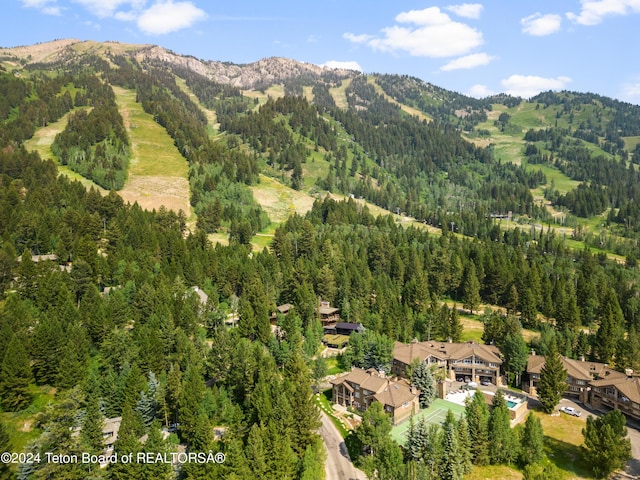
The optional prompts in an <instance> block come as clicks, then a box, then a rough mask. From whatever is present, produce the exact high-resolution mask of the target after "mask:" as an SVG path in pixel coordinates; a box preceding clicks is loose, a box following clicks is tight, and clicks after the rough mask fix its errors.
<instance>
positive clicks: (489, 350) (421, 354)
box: [393, 341, 502, 365]
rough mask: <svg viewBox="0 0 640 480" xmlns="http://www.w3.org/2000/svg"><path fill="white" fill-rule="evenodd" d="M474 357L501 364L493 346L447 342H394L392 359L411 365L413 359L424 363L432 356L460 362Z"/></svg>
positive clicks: (496, 348)
mask: <svg viewBox="0 0 640 480" xmlns="http://www.w3.org/2000/svg"><path fill="white" fill-rule="evenodd" d="M472 355H474V356H476V357H478V358H481V359H483V360H485V361H488V362H490V363H496V364H498V365H501V364H502V360H501V359H500V350H499V349H498V347H496V346H494V345H481V344H479V343H475V342H465V343H448V342H433V341H427V342H415V341H414V342H411V343H409V344H403V343H399V342H396V346H395V349H394V351H393V358H395V359H396V360H398V361H400V362H403V363H406V364H407V365H409V364H411V362H412V361H413V360H414V359H418V360H419V361H424V360H425V359H426V358H428V357H430V356H433V357H436V358H438V359H440V360H462V359H464V358H467V357H470V356H472Z"/></svg>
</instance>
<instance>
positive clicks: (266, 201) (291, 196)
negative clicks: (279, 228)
mask: <svg viewBox="0 0 640 480" xmlns="http://www.w3.org/2000/svg"><path fill="white" fill-rule="evenodd" d="M251 191H252V192H253V196H254V198H255V199H256V201H257V202H258V203H259V204H260V205H261V206H262V208H263V209H264V210H265V211H266V212H267V213H268V214H269V218H271V220H272V221H273V222H277V223H280V222H284V221H285V220H286V219H287V218H289V216H290V215H291V214H293V213H294V212H298V213H299V214H301V215H303V214H305V213H306V212H308V211H309V210H311V207H312V206H313V202H314V200H315V198H314V197H312V196H311V195H309V194H307V193H305V192H301V191H296V190H294V189H292V188H290V187H287V186H286V185H283V184H282V183H280V182H278V181H277V180H275V179H273V178H271V177H267V176H266V175H260V183H258V184H257V185H254V186H252V187H251Z"/></svg>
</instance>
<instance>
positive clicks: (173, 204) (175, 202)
mask: <svg viewBox="0 0 640 480" xmlns="http://www.w3.org/2000/svg"><path fill="white" fill-rule="evenodd" d="M118 193H119V194H120V196H122V198H123V199H124V201H125V202H131V203H132V204H133V203H134V202H138V205H140V207H142V208H143V209H144V210H153V209H156V210H157V209H158V208H160V206H161V205H164V206H165V207H166V208H167V209H169V210H173V211H174V212H177V211H178V210H182V211H183V212H184V213H185V215H186V216H187V218H188V217H189V216H190V215H191V205H190V204H189V182H188V181H187V179H186V178H182V177H156V176H149V175H141V176H134V177H133V178H131V179H130V180H127V183H126V184H125V187H124V188H123V189H122V190H120V191H119V192H118Z"/></svg>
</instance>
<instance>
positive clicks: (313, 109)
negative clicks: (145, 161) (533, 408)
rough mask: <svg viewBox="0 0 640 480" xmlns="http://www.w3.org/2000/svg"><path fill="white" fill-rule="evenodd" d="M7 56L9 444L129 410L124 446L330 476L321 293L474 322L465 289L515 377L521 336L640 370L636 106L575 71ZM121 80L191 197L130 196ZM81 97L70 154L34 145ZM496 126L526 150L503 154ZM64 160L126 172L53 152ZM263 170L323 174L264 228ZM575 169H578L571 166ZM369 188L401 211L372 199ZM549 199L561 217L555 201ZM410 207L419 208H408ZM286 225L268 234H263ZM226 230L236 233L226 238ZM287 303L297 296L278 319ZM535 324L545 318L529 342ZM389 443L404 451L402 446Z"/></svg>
mask: <svg viewBox="0 0 640 480" xmlns="http://www.w3.org/2000/svg"><path fill="white" fill-rule="evenodd" d="M144 51H145V52H146V53H147V54H148V53H149V49H145V50H144ZM14 60H15V59H13V58H11V61H10V62H8V63H7V62H5V63H4V65H5V66H6V68H4V67H3V70H2V71H0V332H1V334H0V367H1V374H0V406H1V407H2V412H1V413H0V427H1V428H2V429H3V430H4V431H6V432H7V433H8V435H7V437H8V442H10V447H11V448H9V447H7V448H6V449H7V450H12V451H21V452H31V453H33V454H37V453H41V454H44V453H45V452H52V453H64V454H71V453H74V452H93V453H96V454H97V453H99V452H101V449H102V438H101V437H100V433H101V431H102V428H103V426H104V422H105V420H106V419H108V418H114V417H122V424H121V427H120V433H119V435H118V441H117V442H116V444H115V447H114V448H115V451H116V452H117V453H119V454H123V455H124V454H128V453H130V452H134V453H135V452H139V451H157V452H161V451H166V452H170V451H178V449H179V448H181V449H187V451H189V452H209V450H211V451H213V452H218V451H220V452H223V453H224V454H225V455H226V459H225V461H224V463H223V464H218V463H215V462H209V463H203V464H198V463H187V464H185V465H183V466H182V469H181V470H180V472H179V474H180V475H181V478H194V479H195V478H242V479H246V478H256V479H258V478H260V479H262V478H273V479H276V478H277V479H281V478H300V479H310V478H314V479H315V478H322V476H323V475H324V474H323V472H324V466H323V462H324V455H325V453H324V448H323V445H322V441H321V439H320V437H319V436H318V434H317V433H315V432H316V430H317V428H318V425H319V411H318V409H317V406H316V403H315V402H314V399H313V394H312V389H311V386H312V383H313V382H314V381H317V380H319V378H317V377H321V376H323V375H321V374H323V373H324V370H323V363H322V362H323V361H322V360H319V359H318V357H319V353H320V352H321V348H322V347H321V337H322V333H323V330H322V326H321V323H320V320H319V317H318V313H317V307H318V301H319V299H322V300H324V301H328V302H330V304H331V305H332V306H335V307H337V308H339V309H340V312H341V318H343V319H344V320H345V321H349V322H356V323H362V324H363V325H364V326H365V328H366V329H367V330H368V331H370V332H372V333H373V334H375V335H377V337H376V338H378V339H382V340H381V342H387V343H390V342H392V341H393V340H398V341H401V342H409V341H411V340H412V339H414V338H417V339H419V340H427V339H429V340H431V339H437V340H443V341H446V340H449V339H451V340H453V341H459V340H460V339H461V338H463V334H464V330H463V325H462V323H461V319H460V318H459V312H458V308H457V307H458V306H460V307H462V308H463V309H465V310H467V311H469V312H470V313H471V314H475V315H477V317H478V318H477V320H481V321H482V324H483V331H484V334H483V336H482V340H483V341H485V342H487V343H493V344H496V345H498V346H500V347H504V349H505V352H507V353H505V355H506V357H508V358H505V363H506V364H507V365H511V366H510V367H508V368H510V370H508V372H507V373H508V375H509V378H511V379H513V378H517V377H518V376H519V375H520V374H521V373H522V370H523V368H524V366H522V365H519V366H518V365H516V362H511V364H510V363H509V360H510V358H509V357H510V356H511V353H509V352H513V349H512V350H510V347H512V346H513V344H514V342H516V341H518V342H520V343H518V345H519V346H521V347H522V348H520V351H519V352H515V353H513V355H514V356H515V355H516V353H518V354H521V353H522V350H523V349H524V351H525V353H526V351H528V349H529V348H535V349H536V351H537V352H539V353H540V354H543V355H544V354H548V353H550V352H552V351H554V349H555V348H556V347H557V349H558V350H559V351H560V353H562V354H563V355H566V356H567V357H571V358H579V357H580V356H585V357H587V358H591V359H593V360H597V361H599V362H604V363H608V364H610V365H612V366H614V367H615V368H616V369H619V370H621V371H624V369H627V368H631V369H634V370H637V369H639V368H640V337H639V334H640V301H639V300H638V299H639V298H640V283H639V281H640V272H639V270H638V266H637V258H638V254H637V238H638V232H639V231H640V221H639V220H638V218H637V215H636V211H637V210H638V208H639V207H638V201H639V200H640V195H638V193H639V192H637V189H638V184H639V180H640V178H638V175H639V174H638V165H639V164H640V150H639V148H640V147H638V146H637V145H638V144H640V131H638V130H639V129H640V122H639V121H638V119H639V118H640V113H639V112H640V108H639V107H636V106H632V105H627V104H622V103H620V102H615V101H612V100H610V99H605V98H603V97H598V96H595V95H587V94H584V95H583V94H574V93H567V92H562V93H548V94H542V95H540V96H539V97H536V98H534V99H532V100H531V101H529V102H524V101H522V100H521V99H514V98H511V97H507V96H498V97H495V98H491V99H485V100H482V101H480V100H472V99H469V98H467V97H464V96H462V95H458V94H454V93H452V92H447V91H446V90H444V89H441V88H438V87H434V86H432V85H429V84H425V83H424V82H422V81H418V80H416V79H412V78H409V77H401V76H392V75H384V76H382V75H374V76H372V77H367V76H364V75H361V74H358V73H356V72H351V73H350V74H349V82H345V83H344V84H343V83H342V82H343V80H344V79H345V78H346V74H344V73H343V74H340V75H338V73H336V72H331V71H326V72H324V73H314V70H306V71H305V72H306V73H305V74H304V75H300V76H298V77H295V76H290V77H286V78H285V77H277V78H279V79H280V80H281V83H283V84H284V87H283V95H281V96H280V97H279V98H275V97H269V96H268V94H267V93H265V92H266V91H269V88H273V85H272V84H271V83H269V84H266V83H260V82H256V83H255V90H253V91H252V92H251V93H252V94H253V97H251V98H250V97H249V95H248V93H247V92H246V91H244V90H242V89H241V88H240V87H238V86H232V85H230V84H229V83H226V84H225V83H222V82H219V81H215V80H211V79H210V78H208V77H207V76H206V75H204V74H203V72H196V71H193V70H190V69H188V68H187V67H185V65H183V64H177V63H176V64H172V63H171V62H169V61H160V60H158V59H153V58H143V57H141V56H136V55H135V54H134V53H131V54H129V53H127V52H124V51H115V50H114V51H110V50H107V51H106V53H105V52H102V53H99V54H98V53H95V52H94V53H91V52H89V53H85V54H83V55H80V54H77V53H74V51H73V50H69V51H67V53H66V55H65V56H61V57H56V59H55V60H52V61H51V62H40V63H29V62H27V61H26V60H25V61H24V62H23V63H24V65H23V64H21V63H20V62H17V61H14ZM237 68H240V67H237ZM372 82H375V83H377V85H378V86H379V87H380V88H382V90H383V91H384V94H382V93H379V91H378V90H377V89H376V87H375V86H374V85H373V84H372ZM185 85H186V86H185ZM113 87H118V88H119V89H125V90H126V91H129V92H134V91H135V94H136V98H137V102H139V103H140V105H141V106H142V108H143V109H144V111H145V112H146V113H147V114H149V115H151V116H152V117H153V119H154V121H155V122H156V123H157V124H158V125H160V126H161V127H162V128H164V129H165V130H166V132H167V134H168V135H169V136H170V137H171V138H172V139H173V141H174V144H175V146H176V147H177V149H178V151H179V152H180V154H181V155H182V156H183V157H184V161H185V162H187V164H188V167H189V173H188V175H189V185H190V202H191V205H192V206H193V209H194V212H195V216H194V218H191V219H188V218H186V216H185V214H184V213H183V212H174V211H171V210H169V209H167V208H165V207H163V206H160V205H159V206H158V208H157V209H155V210H153V211H146V210H143V209H141V208H140V207H139V206H138V205H137V204H133V205H131V204H126V203H125V202H124V201H123V200H122V198H121V197H120V196H119V195H118V193H117V190H118V189H120V188H121V187H122V185H124V183H125V182H126V179H127V172H128V168H129V166H130V165H131V162H133V161H135V158H132V153H131V152H132V149H131V145H130V141H129V135H128V133H127V132H128V130H127V129H131V128H135V126H131V125H126V122H125V121H124V119H123V117H122V115H121V112H120V111H119V110H118V105H117V103H116V102H115V95H114V92H113ZM340 88H341V89H343V93H344V96H345V98H346V102H347V105H346V107H345V108H339V107H338V106H337V103H336V101H335V91H336V89H340ZM261 89H262V90H261ZM390 98H391V99H394V100H395V101H396V102H400V103H401V104H403V105H407V106H409V107H411V108H415V109H419V110H420V111H422V112H424V113H425V114H428V115H429V116H430V118H433V120H432V121H426V120H421V119H419V118H417V117H415V116H411V115H409V114H407V113H406V112H405V111H404V110H403V109H402V108H400V106H399V105H398V104H396V103H392V102H391V101H390ZM203 108H206V109H209V110H211V111H213V112H215V115H216V118H217V121H218V124H217V125H211V124H209V123H208V122H207V116H206V115H205V113H204V112H203ZM65 114H69V117H68V118H69V121H68V123H67V126H66V128H65V129H64V131H63V132H61V133H60V134H59V135H58V136H57V137H56V139H55V141H54V143H53V145H52V151H53V153H54V154H55V157H56V158H55V161H48V160H43V159H41V158H40V157H39V155H38V154H37V153H33V152H29V151H27V150H26V149H25V147H24V141H25V140H27V139H29V138H31V137H32V136H33V134H34V132H35V131H36V129H38V128H41V127H43V126H44V125H46V124H47V123H48V122H53V121H56V120H58V119H59V118H61V117H63V116H64V115H65ZM129 131H130V130H129ZM490 138H493V139H494V140H496V139H497V140H500V141H504V142H510V143H509V146H510V147H513V146H514V145H515V148H516V149H517V151H518V152H519V153H518V154H517V155H514V156H513V158H506V157H505V156H504V155H503V153H502V152H501V151H497V150H498V148H499V147H496V146H494V145H493V144H492V143H491V141H490V140H489V139H490ZM56 163H57V164H59V165H67V166H69V167H71V168H72V169H74V170H75V171H77V172H78V173H80V174H82V175H83V176H85V177H87V178H88V179H91V180H93V181H94V182H95V183H96V184H98V185H101V186H103V187H104V188H106V189H107V190H110V192H109V193H108V194H104V195H101V194H100V193H99V192H98V191H97V190H95V189H88V190H87V189H86V188H85V187H83V186H82V185H81V184H80V183H79V182H74V181H71V180H69V179H68V178H67V177H66V176H59V175H58V171H57V166H56ZM261 174H263V175H268V176H270V177H272V178H273V179H275V180H277V181H278V182H280V183H281V184H282V185H285V186H286V187H290V188H292V189H296V190H299V191H304V192H306V193H308V194H309V195H314V196H315V198H316V200H315V202H314V204H313V207H312V208H311V209H310V211H308V212H306V213H304V214H296V213H294V214H292V215H290V216H289V218H288V219H287V220H286V221H285V222H283V223H282V224H280V225H271V226H270V219H269V218H268V216H267V214H266V213H265V210H264V209H263V208H262V207H261V206H260V205H259V204H258V202H257V201H256V200H255V199H254V197H253V195H252V193H251V190H250V188H249V187H250V186H252V185H255V184H256V183H257V182H258V181H259V179H260V175H261ZM549 175H552V178H549ZM566 179H571V180H574V181H578V182H580V183H579V185H578V186H577V187H576V188H568V187H566V183H567V182H565V183H564V184H562V185H560V181H561V180H566ZM556 180H558V183H556ZM332 193H341V194H344V195H347V196H350V197H352V198H349V199H348V200H345V201H342V202H339V201H336V200H334V199H332V198H331V196H330V194H332ZM541 195H542V196H541ZM364 201H367V202H370V203H371V204H375V205H378V206H380V207H383V208H384V209H386V210H388V211H389V212H393V213H389V214H388V215H379V216H374V215H372V214H371V213H370V210H369V208H367V206H366V204H365V203H364ZM558 212H560V213H562V214H563V215H564V217H563V218H565V222H566V224H567V225H569V227H568V228H569V229H572V230H573V232H571V231H570V232H569V234H568V235H567V231H566V230H558V229H557V226H556V225H555V224H554V219H555V218H557V214H558ZM398 214H404V215H406V216H411V217H413V218H415V219H416V220H417V221H418V222H416V224H415V225H414V226H410V227H405V226H401V225H399V223H398V222H397V217H398ZM598 216H599V217H598ZM192 220H195V221H192ZM504 220H507V222H505V221H504ZM581 221H584V222H585V223H580V222H581ZM509 222H511V223H509ZM425 224H427V225H425ZM601 224H602V225H601ZM428 225H429V226H431V227H433V228H430V229H427V226H428ZM596 225H597V228H596ZM269 226H270V228H271V230H268V232H269V235H272V237H269V245H268V247H267V248H264V249H262V250H261V251H252V247H251V241H252V238H253V237H254V235H255V234H256V233H258V232H262V235H266V233H264V232H266V231H267V228H268V227H269ZM436 229H437V230H436ZM434 230H435V231H437V232H438V233H432V232H433V231H434ZM214 232H224V233H225V234H227V235H228V240H229V244H228V245H220V244H213V243H212V242H211V241H210V236H209V235H210V234H212V233H214ZM567 237H570V238H567ZM571 237H572V238H571ZM594 247H597V248H598V250H595V248H594ZM614 253H618V254H620V255H623V258H625V259H626V261H623V262H620V261H615V260H614V259H612V257H613V254H614ZM613 258H618V259H619V257H613ZM201 294H204V295H201ZM445 302H448V304H452V303H453V305H454V308H450V307H449V306H447V303H445ZM286 303H289V304H291V305H293V311H292V313H289V315H287V316H286V317H284V316H278V317H277V324H278V326H279V328H278V329H274V328H272V325H271V324H270V316H271V313H272V312H274V311H275V309H276V306H277V305H282V304H286ZM481 304H488V305H492V306H493V309H488V310H486V311H484V312H483V310H482V309H481V307H480V305H481ZM522 327H526V328H528V329H531V330H534V331H535V332H537V335H536V336H535V339H534V340H533V341H532V343H531V344H529V345H526V344H524V340H523V338H522ZM523 345H524V346H523ZM345 358H346V360H345V361H347V363H348V359H349V357H348V355H347V356H345ZM325 370H326V369H325ZM318 372H320V373H318ZM163 427H164V428H165V429H166V430H167V432H170V433H171V435H169V436H168V438H163V437H162V435H161V429H162V428H163ZM214 427H215V430H214ZM214 431H215V432H216V434H215V435H214ZM0 433H1V432H0ZM141 438H144V439H146V442H147V443H146V444H144V445H143V443H142V441H141V440H140V439H141ZM0 439H2V435H0ZM1 446H3V447H4V445H1ZM376 453H377V452H373V454H374V456H375V454H376ZM380 455H382V454H379V456H380ZM376 461H382V457H380V458H378V459H377V460H376ZM389 461H390V462H392V461H393V462H396V463H397V464H396V465H394V466H393V469H395V470H394V471H402V472H405V471H406V470H403V469H404V468H405V464H410V463H411V456H410V455H407V456H406V458H402V456H400V457H394V458H393V459H391V460H389ZM363 465H365V468H369V469H374V468H377V467H375V465H378V464H376V463H375V462H374V463H367V462H364V463H363ZM371 465H374V467H372V466H371ZM151 467H154V468H151ZM160 467H166V468H164V469H163V468H160ZM12 468H13V469H12V470H11V471H12V472H13V473H16V474H18V475H19V478H25V479H26V478H69V479H74V478H78V479H80V478H102V477H104V478H107V477H110V478H171V476H172V472H171V465H166V464H165V465H158V464H155V465H141V464H128V465H126V464H122V463H118V464H112V465H110V466H109V467H107V468H105V469H95V468H92V465H90V464H86V465H83V464H74V463H66V464H65V463H36V464H34V463H26V462H23V463H21V464H20V465H16V466H14V467H12ZM409 468H411V467H409ZM368 473H371V471H369V472H368ZM434 478H435V477H434Z"/></svg>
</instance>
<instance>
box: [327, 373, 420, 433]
mask: <svg viewBox="0 0 640 480" xmlns="http://www.w3.org/2000/svg"><path fill="white" fill-rule="evenodd" d="M331 384H332V389H333V392H332V397H333V403H336V404H338V405H342V406H343V407H351V408H354V409H357V410H360V411H362V412H364V411H365V410H367V408H369V407H370V406H371V404H372V403H373V402H380V403H381V404H382V406H383V407H384V410H385V412H386V413H387V414H388V415H389V416H390V417H391V423H393V424H394V425H397V424H399V423H401V422H403V421H404V420H407V419H409V417H411V415H413V414H415V413H418V410H419V409H420V404H419V401H418V395H419V392H418V391H417V390H416V389H414V388H412V387H411V385H409V383H408V382H407V381H405V380H403V379H392V378H389V377H387V376H385V374H384V373H382V372H378V371H377V370H375V369H369V370H363V369H361V368H353V369H352V370H351V371H350V372H349V373H347V374H346V375H343V376H341V377H339V378H336V379H334V380H331Z"/></svg>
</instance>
